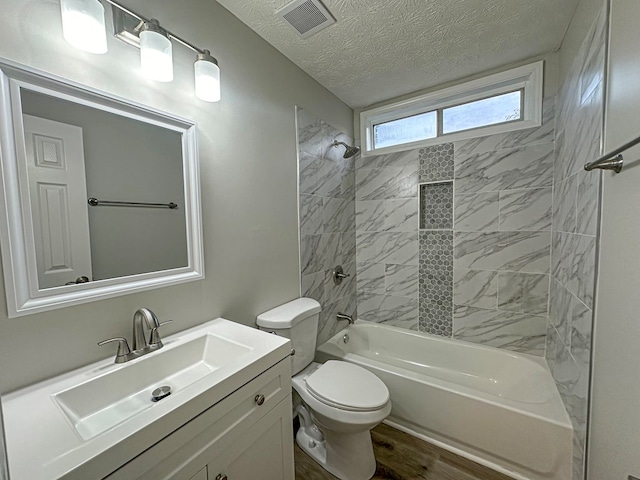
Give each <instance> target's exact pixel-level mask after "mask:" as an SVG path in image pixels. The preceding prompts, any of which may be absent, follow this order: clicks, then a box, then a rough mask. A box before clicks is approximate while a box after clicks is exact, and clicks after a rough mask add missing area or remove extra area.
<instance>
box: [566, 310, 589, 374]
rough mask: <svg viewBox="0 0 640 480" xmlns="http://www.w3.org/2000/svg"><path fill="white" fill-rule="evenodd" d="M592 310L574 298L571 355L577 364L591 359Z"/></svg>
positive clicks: (583, 363)
mask: <svg viewBox="0 0 640 480" xmlns="http://www.w3.org/2000/svg"><path fill="white" fill-rule="evenodd" d="M592 320H593V312H592V311H591V310H590V309H589V308H588V307H587V306H586V305H585V304H584V303H582V302H581V301H579V300H577V299H575V301H574V304H573V311H572V315H571V356H572V357H573V358H574V359H575V361H576V363H577V364H578V365H589V362H590V361H591V330H592Z"/></svg>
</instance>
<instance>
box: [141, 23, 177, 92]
mask: <svg viewBox="0 0 640 480" xmlns="http://www.w3.org/2000/svg"><path fill="white" fill-rule="evenodd" d="M142 28H143V30H142V32H140V66H141V67H142V72H143V73H144V74H145V75H146V76H147V77H148V78H151V79H152V80H157V81H158V82H170V81H171V80H173V53H172V45H171V40H169V37H168V35H167V32H166V30H164V29H162V28H161V27H160V25H159V24H158V21H157V20H153V19H151V20H150V21H149V22H145V24H144V26H143V27H142Z"/></svg>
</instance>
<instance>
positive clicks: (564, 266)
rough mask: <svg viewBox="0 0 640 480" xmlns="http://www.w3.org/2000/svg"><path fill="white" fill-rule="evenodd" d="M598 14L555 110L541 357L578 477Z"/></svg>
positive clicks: (591, 243) (595, 188)
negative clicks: (570, 430)
mask: <svg viewBox="0 0 640 480" xmlns="http://www.w3.org/2000/svg"><path fill="white" fill-rule="evenodd" d="M606 17H607V15H606V7H603V9H602V11H601V13H600V15H599V16H598V18H597V19H596V21H595V22H594V24H593V25H592V27H591V29H590V30H589V31H588V33H587V34H586V36H585V39H584V41H583V43H582V46H581V48H580V50H579V52H578V54H577V55H576V57H575V58H574V59H573V64H572V65H571V68H570V70H569V74H568V75H567V77H566V79H565V81H564V83H563V85H562V86H561V90H560V95H559V102H558V109H557V112H556V153H555V161H554V166H553V175H554V187H553V213H552V221H551V225H552V227H551V235H552V237H551V241H552V245H551V281H550V282H551V283H550V287H551V288H550V309H549V322H548V324H547V338H546V353H545V356H546V359H547V363H548V364H549V367H550V369H551V372H552V374H553V376H554V378H555V380H556V385H557V386H558V390H559V392H560V395H561V397H562V399H563V401H564V404H565V406H566V409H567V412H568V413H569V416H570V417H571V421H572V423H573V427H574V476H573V479H574V480H583V479H584V451H585V439H586V424H587V402H588V389H589V370H590V367H591V366H590V357H591V352H590V348H591V329H592V309H593V291H594V287H595V261H596V240H597V238H596V236H597V218H598V196H599V188H600V181H601V174H600V173H598V172H585V171H584V170H583V168H582V165H584V163H585V162H589V161H591V160H595V159H596V158H597V157H598V156H599V155H600V141H601V136H602V128H603V126H602V119H603V109H604V92H603V87H604V85H603V79H604V72H605V36H606Z"/></svg>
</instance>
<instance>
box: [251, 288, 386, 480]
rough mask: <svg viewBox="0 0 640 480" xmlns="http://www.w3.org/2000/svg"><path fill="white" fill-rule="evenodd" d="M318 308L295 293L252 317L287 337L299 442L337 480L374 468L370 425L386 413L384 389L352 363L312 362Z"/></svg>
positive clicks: (367, 474)
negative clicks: (289, 298)
mask: <svg viewBox="0 0 640 480" xmlns="http://www.w3.org/2000/svg"><path fill="white" fill-rule="evenodd" d="M319 313H320V304H319V303H318V302H316V301H315V300H313V299H311V298H299V299H296V300H293V301H291V302H289V303H286V304H284V305H280V306H279V307H276V308H274V309H272V310H269V311H268V312H265V313H263V314H260V315H258V317H257V319H256V323H257V324H258V327H259V328H260V329H262V330H266V331H269V332H271V333H274V334H276V335H281V336H284V337H286V338H289V339H291V344H292V347H293V352H294V354H293V355H292V356H291V368H292V375H293V376H292V379H291V381H292V385H293V389H294V391H295V392H296V393H297V394H298V396H299V398H300V400H299V401H297V402H295V403H294V412H293V413H294V415H297V416H298V418H299V419H300V429H299V430H298V433H297V434H296V442H297V443H298V445H299V446H300V448H302V449H303V450H304V451H305V452H306V453H307V454H308V455H309V456H310V457H311V458H313V459H314V460H315V461H316V462H317V463H318V464H320V465H321V466H322V467H323V468H324V469H325V470H327V471H328V472H330V473H332V474H333V475H335V476H336V477H338V478H340V479H341V480H369V479H370V478H371V477H372V476H373V474H374V473H375V470H376V461H375V458H374V455H373V445H372V443H371V433H370V430H371V429H372V428H373V427H375V426H376V425H378V424H379V423H380V422H382V420H384V419H385V418H386V417H387V416H388V415H389V413H391V401H390V400H389V390H388V389H387V387H386V385H385V384H384V383H383V382H382V380H380V379H379V378H378V377H376V376H375V375H374V374H373V373H371V372H369V371H368V370H365V369H364V368H362V367H359V366H358V365H354V364H352V363H347V362H342V361H336V360H330V361H328V362H326V363H325V364H320V363H314V362H313V358H314V356H315V348H316V338H317V332H318V318H319Z"/></svg>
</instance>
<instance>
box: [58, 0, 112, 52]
mask: <svg viewBox="0 0 640 480" xmlns="http://www.w3.org/2000/svg"><path fill="white" fill-rule="evenodd" d="M60 8H61V10H62V33H63V35H64V39H65V40H66V41H67V42H69V43H70V44H71V45H73V46H74V47H76V48H79V49H80V50H84V51H85V52H89V53H106V52H107V29H106V27H105V23H104V7H103V6H102V4H101V3H100V2H99V1H98V0H61V1H60Z"/></svg>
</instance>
